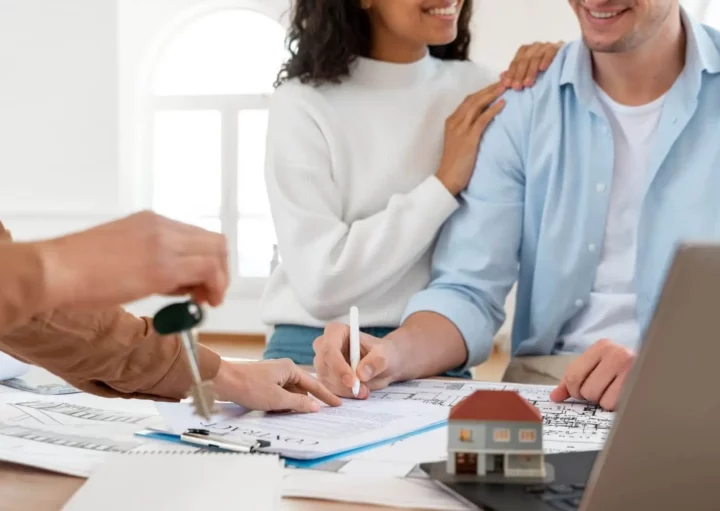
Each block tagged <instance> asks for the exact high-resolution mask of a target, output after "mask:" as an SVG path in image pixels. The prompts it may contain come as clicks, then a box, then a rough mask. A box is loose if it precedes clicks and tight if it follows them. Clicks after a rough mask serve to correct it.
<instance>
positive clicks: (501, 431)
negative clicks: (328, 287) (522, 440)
mask: <svg viewBox="0 0 720 511" xmlns="http://www.w3.org/2000/svg"><path fill="white" fill-rule="evenodd" d="M493 440H495V441H496V442H509V441H510V430H509V429H507V428H495V429H494V430H493Z"/></svg>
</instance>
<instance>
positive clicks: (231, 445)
mask: <svg viewBox="0 0 720 511" xmlns="http://www.w3.org/2000/svg"><path fill="white" fill-rule="evenodd" d="M445 425H447V420H444V421H440V422H437V423H434V424H431V425H430V426H427V427H424V428H420V429H418V430H415V431H411V432H409V433H406V434H404V435H399V436H396V437H391V438H387V439H384V440H381V441H379V442H375V443H371V444H367V445H363V446H360V447H356V448H354V449H349V450H347V451H343V452H337V453H334V454H330V455H328V456H322V457H319V458H312V459H298V458H291V457H287V456H283V455H282V454H280V455H279V456H280V457H281V458H282V459H283V460H284V462H285V466H287V467H292V468H311V467H315V466H317V465H321V464H323V463H327V462H328V461H333V460H336V459H341V458H346V457H347V456H350V455H353V454H358V453H361V452H365V451H369V450H371V449H374V448H376V447H382V446H383V445H388V444H392V443H394V442H399V441H400V440H405V439H406V438H410V437H413V436H416V435H421V434H423V433H427V432H428V431H433V430H435V429H437V428H441V427H443V426H445ZM135 434H136V435H137V436H141V437H145V438H150V439H153V440H162V441H165V442H173V443H177V444H183V445H192V446H195V447H202V448H206V449H211V450H221V451H226V452H239V453H247V454H262V453H263V449H265V448H268V447H270V446H271V445H272V443H271V442H269V441H267V440H256V441H254V442H242V441H240V440H236V439H231V440H228V439H227V438H225V437H222V436H218V435H212V434H211V433H210V432H209V431H207V430H200V429H188V430H187V431H185V432H184V433H182V434H177V433H173V432H170V431H164V430H160V429H153V428H148V429H142V430H140V431H136V432H135Z"/></svg>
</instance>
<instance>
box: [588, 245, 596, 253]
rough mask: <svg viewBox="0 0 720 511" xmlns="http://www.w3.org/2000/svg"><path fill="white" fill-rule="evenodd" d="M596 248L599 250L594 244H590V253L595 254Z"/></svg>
mask: <svg viewBox="0 0 720 511" xmlns="http://www.w3.org/2000/svg"><path fill="white" fill-rule="evenodd" d="M596 248H597V247H596V246H595V244H594V243H590V244H589V245H588V250H589V251H590V252H595V249H596Z"/></svg>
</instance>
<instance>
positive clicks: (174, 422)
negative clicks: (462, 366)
mask: <svg viewBox="0 0 720 511" xmlns="http://www.w3.org/2000/svg"><path fill="white" fill-rule="evenodd" d="M157 407H158V410H159V411H160V414H161V415H162V416H163V418H164V419H165V420H166V422H167V424H168V426H170V427H171V428H172V429H173V430H174V431H175V432H176V433H182V432H184V431H185V430H187V429H189V428H195V429H206V430H208V431H209V432H210V433H212V434H215V435H222V436H226V437H227V438H228V439H232V438H237V439H241V440H245V441H247V440H267V441H269V442H270V443H271V446H270V447H268V448H265V449H263V451H265V452H270V453H276V454H281V455H283V456H286V457H289V458H296V459H315V458H320V457H324V456H330V455H333V454H337V453H342V452H346V451H349V450H352V449H357V448H361V447H366V446H370V445H373V444H376V443H378V442H384V441H387V440H391V439H393V438H397V437H400V436H403V435H408V434H411V433H415V432H417V431H420V430H424V429H427V428H429V427H433V426H438V425H440V424H443V423H444V422H445V421H446V420H447V416H448V409H447V408H443V407H438V406H434V405H432V404H427V403H423V402H420V401H412V400H409V401H407V402H402V403H398V402H389V401H387V402H384V401H380V400H366V401H357V400H351V399H346V400H343V404H342V406H339V407H337V408H333V407H329V406H325V407H323V408H321V409H320V411H319V412H317V413H308V414H300V413H257V412H251V413H244V410H242V409H240V408H239V407H235V408H234V407H233V406H228V405H226V406H225V407H224V408H223V409H222V411H221V413H219V414H216V415H215V416H214V417H213V418H212V420H211V421H205V420H204V419H202V418H200V417H197V416H193V415H192V414H191V411H190V410H191V405H190V404H189V403H186V402H183V403H158V404H157Z"/></svg>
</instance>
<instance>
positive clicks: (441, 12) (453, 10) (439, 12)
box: [428, 4, 458, 16]
mask: <svg viewBox="0 0 720 511" xmlns="http://www.w3.org/2000/svg"><path fill="white" fill-rule="evenodd" d="M457 7H458V6H457V4H455V5H451V6H450V7H442V8H437V9H430V10H429V11H428V14H432V15H433V16H455V15H456V14H457V11H458V8H457Z"/></svg>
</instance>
